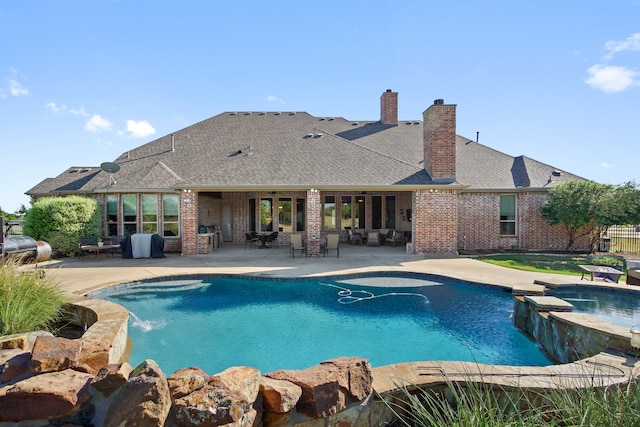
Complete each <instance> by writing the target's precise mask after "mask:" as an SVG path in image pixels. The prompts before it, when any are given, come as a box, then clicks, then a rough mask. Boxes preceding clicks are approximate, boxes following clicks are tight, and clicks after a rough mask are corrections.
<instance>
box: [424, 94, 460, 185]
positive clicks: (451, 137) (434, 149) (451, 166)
mask: <svg viewBox="0 0 640 427" xmlns="http://www.w3.org/2000/svg"><path fill="white" fill-rule="evenodd" d="M422 116H423V118H424V121H423V125H422V126H423V127H422V143H423V146H424V168H425V169H426V170H427V172H429V174H430V175H431V178H432V179H433V181H434V182H441V183H447V182H453V181H455V180H456V105H455V104H450V105H446V104H445V103H444V100H442V99H436V100H435V101H433V105H432V106H430V107H429V108H427V110H426V111H425V112H424V113H422Z"/></svg>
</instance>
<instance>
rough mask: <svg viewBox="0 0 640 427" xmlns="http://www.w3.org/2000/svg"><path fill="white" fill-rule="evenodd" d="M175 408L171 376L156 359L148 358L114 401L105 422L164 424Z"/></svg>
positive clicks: (144, 426)
mask: <svg viewBox="0 0 640 427" xmlns="http://www.w3.org/2000/svg"><path fill="white" fill-rule="evenodd" d="M170 410H171V395H170V393H169V385H168V383H167V379H166V377H165V375H164V373H163V372H162V370H160V367H159V366H158V365H157V363H156V362H154V361H153V360H145V361H144V362H142V363H141V364H140V365H139V366H138V367H136V369H135V370H134V371H133V373H132V375H131V377H130V378H129V380H128V381H127V382H126V383H125V385H124V388H123V389H122V390H120V391H119V395H118V396H117V399H116V400H115V401H114V402H113V403H112V404H111V406H110V407H109V410H108V412H107V415H106V417H105V419H104V423H103V425H104V426H105V427H111V426H114V427H115V426H119V427H120V426H136V427H147V426H164V425H165V424H166V421H167V417H168V415H169V411H170Z"/></svg>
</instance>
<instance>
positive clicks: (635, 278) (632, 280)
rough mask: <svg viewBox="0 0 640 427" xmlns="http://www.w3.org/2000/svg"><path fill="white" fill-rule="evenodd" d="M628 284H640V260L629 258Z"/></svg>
mask: <svg viewBox="0 0 640 427" xmlns="http://www.w3.org/2000/svg"><path fill="white" fill-rule="evenodd" d="M627 285H640V260H632V259H628V260H627Z"/></svg>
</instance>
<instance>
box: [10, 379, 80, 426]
mask: <svg viewBox="0 0 640 427" xmlns="http://www.w3.org/2000/svg"><path fill="white" fill-rule="evenodd" d="M90 381H91V375H89V374H86V373H82V372H77V371H74V370H72V369H66V370H63V371H61V372H51V373H44V374H41V375H36V376H33V377H29V378H27V379H25V380H22V381H19V382H17V383H15V384H14V385H12V386H8V387H6V391H4V392H3V393H2V395H0V422H18V421H27V420H43V419H52V418H62V417H68V416H70V415H72V414H75V413H78V412H80V411H82V410H84V409H85V407H86V406H87V405H88V403H89V401H90V399H91V394H90V393H89V390H88V388H89V387H88V386H89V383H90Z"/></svg>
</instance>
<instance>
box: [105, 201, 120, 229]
mask: <svg viewBox="0 0 640 427" xmlns="http://www.w3.org/2000/svg"><path fill="white" fill-rule="evenodd" d="M117 235H118V196H117V195H115V194H113V195H109V196H107V236H117Z"/></svg>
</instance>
